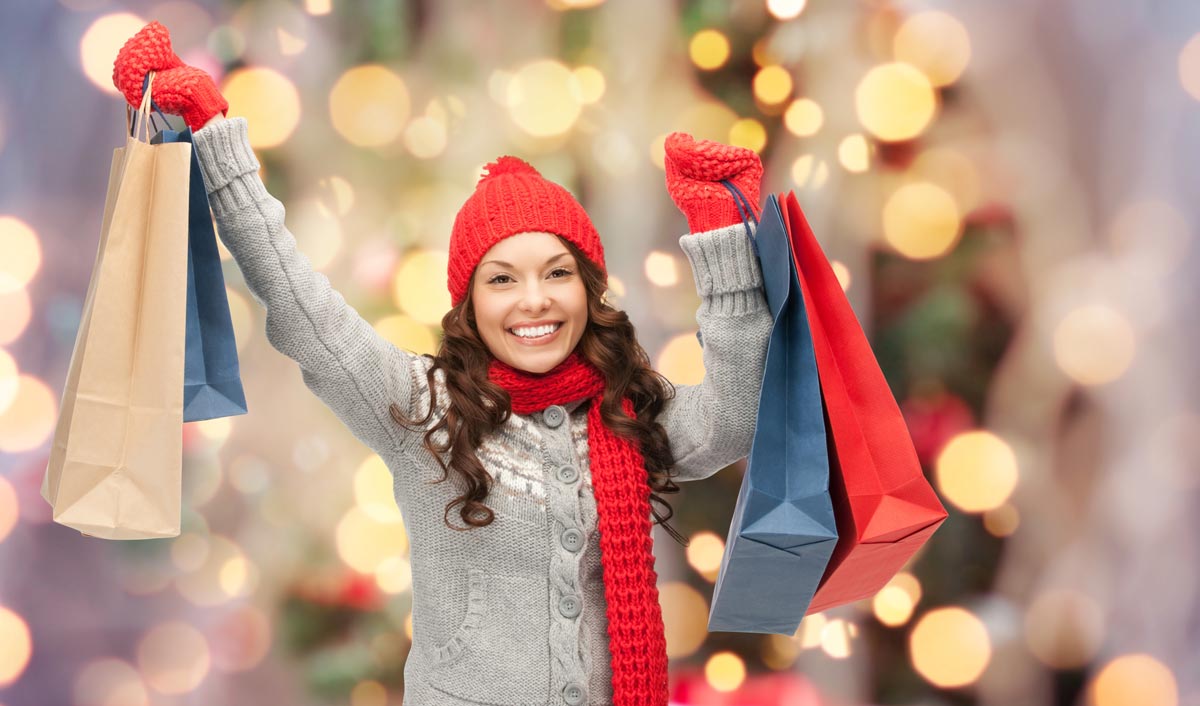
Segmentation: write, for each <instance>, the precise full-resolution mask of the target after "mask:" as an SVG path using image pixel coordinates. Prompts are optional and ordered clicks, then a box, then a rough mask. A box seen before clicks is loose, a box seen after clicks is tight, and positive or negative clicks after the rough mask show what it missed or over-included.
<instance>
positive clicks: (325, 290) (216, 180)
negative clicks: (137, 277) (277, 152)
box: [113, 22, 426, 453]
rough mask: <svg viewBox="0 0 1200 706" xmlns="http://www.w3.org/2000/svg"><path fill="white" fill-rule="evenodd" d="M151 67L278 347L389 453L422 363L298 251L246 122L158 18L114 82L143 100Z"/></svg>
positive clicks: (399, 438)
mask: <svg viewBox="0 0 1200 706" xmlns="http://www.w3.org/2000/svg"><path fill="white" fill-rule="evenodd" d="M149 70H153V71H155V72H156V74H155V78H154V82H153V84H152V88H151V91H152V92H153V96H152V97H153V99H154V101H155V103H157V104H158V105H159V106H160V107H161V108H162V109H163V110H164V111H166V112H170V113H173V114H176V115H181V116H183V118H184V120H185V121H186V122H187V124H188V126H189V127H191V128H192V131H193V136H192V142H193V145H194V148H195V150H196V154H197V156H198V157H199V161H200V168H201V171H202V172H203V175H204V183H205V188H206V190H207V192H208V197H209V202H210V204H211V206H212V212H213V216H214V218H215V219H216V222H217V227H218V233H219V235H220V237H221V240H222V241H223V242H224V243H225V246H226V247H227V248H228V249H229V252H230V253H232V255H233V257H234V260H235V261H236V262H237V264H238V267H239V268H240V269H241V271H242V274H243V275H244V276H245V280H246V286H247V287H248V288H249V290H250V293H251V294H252V295H253V296H254V298H255V299H256V300H258V301H259V302H260V303H261V304H263V305H264V306H265V307H266V310H267V316H266V330H267V339H268V340H269V341H270V343H271V345H272V346H274V347H275V349H276V350H278V351H279V352H281V353H283V354H284V355H286V356H288V357H289V358H292V359H293V360H295V361H296V362H297V363H299V364H300V369H301V372H302V377H303V379H304V382H305V384H306V385H307V386H308V387H309V389H311V390H312V391H313V392H314V393H316V395H317V396H318V397H319V398H320V399H321V400H322V401H323V402H324V403H325V404H326V405H328V406H329V407H330V409H332V410H333V412H334V413H335V414H336V415H337V416H338V418H339V419H341V420H342V421H343V422H344V423H345V424H346V426H347V427H349V429H350V431H351V432H353V433H354V435H355V436H356V437H358V438H359V439H360V440H361V441H363V443H365V444H366V445H367V446H368V447H370V448H371V449H373V450H375V451H377V452H381V453H382V452H385V451H389V450H391V449H394V448H397V447H398V446H400V445H402V443H404V442H405V441H406V440H407V439H408V437H410V436H413V435H414V433H413V432H409V431H407V430H406V429H404V428H403V427H401V426H400V425H398V424H396V423H395V422H394V421H393V420H392V419H391V417H390V415H389V413H388V407H389V406H390V405H391V404H392V403H395V404H397V405H398V406H399V407H400V408H401V410H403V411H404V412H405V413H406V414H409V415H412V414H413V412H414V406H415V404H414V401H415V399H417V398H418V396H419V393H420V391H421V390H422V389H423V387H422V386H423V385H424V384H425V379H426V378H425V374H424V372H425V369H426V366H425V364H424V361H423V360H422V359H421V357H420V356H417V355H415V354H413V353H410V352H407V351H404V350H402V349H399V348H397V347H396V346H394V345H392V344H391V343H390V342H388V341H387V340H385V339H384V338H383V337H382V336H380V335H379V334H378V333H377V332H376V331H375V330H374V328H372V326H371V325H370V324H369V323H367V322H366V321H364V320H363V318H362V317H361V316H359V314H358V312H357V311H355V310H354V308H353V307H351V306H350V305H349V304H347V303H346V301H345V299H344V298H343V297H342V296H341V295H340V294H339V293H338V292H337V291H336V290H334V289H333V287H332V286H330V283H329V279H328V278H326V277H325V275H323V274H321V273H319V272H316V271H315V270H314V269H313V268H312V265H311V263H310V262H309V261H308V259H307V258H306V257H304V255H303V254H301V253H300V252H298V251H297V249H296V239H295V237H294V236H293V235H292V233H291V232H290V231H289V230H288V229H287V227H286V225H285V224H284V207H283V204H282V203H281V202H280V201H279V200H278V199H276V198H274V197H272V196H271V195H270V194H269V193H268V192H267V190H266V187H265V186H264V185H263V182H262V180H261V179H260V178H259V176H258V170H259V163H258V159H257V158H256V157H255V155H254V151H253V149H252V148H251V146H250V141H249V139H248V137H247V131H246V128H247V124H246V119H245V118H233V119H225V118H224V115H223V114H224V113H225V111H226V110H227V109H228V103H227V102H226V101H225V99H224V98H223V97H222V96H221V94H220V92H219V91H218V90H217V88H216V85H215V84H214V82H213V81H212V78H211V77H210V76H208V74H207V73H205V72H204V71H201V70H199V69H196V68H194V67H191V66H187V65H184V64H182V62H180V61H179V59H178V57H175V55H174V52H173V51H172V50H171V48H170V38H169V35H168V34H167V30H166V28H165V27H163V26H162V25H161V24H159V23H157V22H152V23H150V24H149V25H147V26H146V27H145V28H143V29H142V30H141V31H140V32H138V34H137V35H135V36H134V37H133V38H132V39H130V40H129V42H127V43H126V45H125V46H124V47H123V48H122V49H121V53H120V54H119V55H118V57H117V62H116V64H115V66H114V72H113V79H114V82H115V83H116V84H117V87H118V89H120V90H121V91H122V93H124V94H125V96H126V98H127V99H128V100H133V99H135V98H136V99H137V101H138V102H139V103H140V101H141V90H142V89H141V82H142V77H143V75H144V74H145V72H146V71H149Z"/></svg>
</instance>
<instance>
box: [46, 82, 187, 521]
mask: <svg viewBox="0 0 1200 706" xmlns="http://www.w3.org/2000/svg"><path fill="white" fill-rule="evenodd" d="M149 95H150V91H149V90H147V91H146V96H145V99H144V100H143V103H142V106H141V108H140V109H139V111H138V117H139V122H138V128H139V129H138V130H137V133H138V134H137V135H135V136H127V137H126V141H125V146H124V147H123V148H119V149H117V150H115V152H114V155H113V162H112V167H111V169H110V174H109V186H108V194H107V197H106V201H105V208H104V219H103V222H102V226H101V234H100V247H99V249H98V251H97V254H96V261H95V266H94V269H93V272H92V279H91V281H90V283H89V285H88V294H87V298H86V300H85V304H84V312H83V318H82V321H81V323H80V328H79V332H78V335H77V337H76V341H75V347H74V350H73V353H72V355H71V364H70V367H69V370H68V374H67V382H66V386H65V388H64V391H63V397H62V404H61V406H60V411H59V417H58V423H57V425H56V427H55V432H54V440H53V444H52V446H51V453H50V461H49V464H48V465H47V468H46V475H45V477H44V479H43V483H42V496H43V497H44V498H45V499H46V501H47V502H48V503H49V504H50V505H51V506H52V508H53V518H54V520H55V522H58V523H60V524H63V525H66V526H68V527H72V528H75V529H77V530H79V531H80V532H82V533H84V534H88V535H92V536H96V537H102V538H105V539H148V538H155V537H174V536H177V535H178V534H179V527H180V510H181V507H180V504H181V485H182V484H181V474H182V452H183V447H182V423H183V359H184V313H185V312H184V306H185V303H186V302H185V296H186V284H187V280H186V275H187V270H186V266H187V254H186V248H187V240H186V239H187V222H188V196H187V194H188V179H189V167H190V160H191V145H189V144H187V143H178V144H163V145H151V144H148V143H147V142H144V141H142V140H141V139H138V138H140V137H141V132H142V130H141V129H140V128H141V126H143V125H146V124H147V117H148V116H147V114H148V111H149V100H150V98H149ZM147 137H149V135H148V134H147Z"/></svg>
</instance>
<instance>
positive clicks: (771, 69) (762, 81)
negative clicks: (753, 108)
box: [754, 65, 792, 105]
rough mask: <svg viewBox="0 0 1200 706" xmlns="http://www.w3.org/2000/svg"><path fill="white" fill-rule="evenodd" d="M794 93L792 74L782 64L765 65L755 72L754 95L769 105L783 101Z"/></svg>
mask: <svg viewBox="0 0 1200 706" xmlns="http://www.w3.org/2000/svg"><path fill="white" fill-rule="evenodd" d="M790 95H792V75H791V74H790V73H789V72H788V70H787V69H785V68H783V67H782V66H778V65H772V66H764V67H762V68H761V69H759V70H758V73H756V74H754V96H755V97H756V98H758V99H759V100H760V101H762V102H763V103H766V104H767V105H775V104H777V103H782V102H784V101H785V100H787V99H788V96H790Z"/></svg>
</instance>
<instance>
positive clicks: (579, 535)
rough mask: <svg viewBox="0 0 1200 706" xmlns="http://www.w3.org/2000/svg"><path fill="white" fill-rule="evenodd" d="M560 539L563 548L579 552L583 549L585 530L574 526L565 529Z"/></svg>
mask: <svg viewBox="0 0 1200 706" xmlns="http://www.w3.org/2000/svg"><path fill="white" fill-rule="evenodd" d="M558 541H560V542H562V545H563V548H564V549H566V550H567V551H571V552H577V551H579V550H580V549H583V532H580V531H579V530H577V529H575V528H574V527H572V528H570V529H568V530H563V533H562V534H561V535H559V537H558Z"/></svg>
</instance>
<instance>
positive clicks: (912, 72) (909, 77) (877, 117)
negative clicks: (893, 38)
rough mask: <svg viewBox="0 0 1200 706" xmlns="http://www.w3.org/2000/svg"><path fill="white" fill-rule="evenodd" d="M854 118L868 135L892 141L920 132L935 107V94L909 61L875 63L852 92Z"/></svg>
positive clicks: (926, 124)
mask: <svg viewBox="0 0 1200 706" xmlns="http://www.w3.org/2000/svg"><path fill="white" fill-rule="evenodd" d="M854 100H855V106H856V108H857V111H858V120H859V122H861V123H862V125H863V127H864V128H866V129H867V132H870V133H871V134H872V135H875V136H876V137H878V138H879V139H881V140H885V141H888V142H896V141H900V140H909V139H912V138H914V137H916V136H917V135H920V134H921V132H922V131H924V130H925V128H926V127H928V126H929V123H930V121H932V120H933V116H934V112H935V111H936V109H937V97H936V95H935V94H934V91H933V86H932V85H931V84H930V83H929V79H928V78H926V77H925V74H923V73H921V72H920V71H918V70H917V69H916V68H914V67H913V66H911V65H909V64H905V63H901V62H894V63H890V64H883V65H880V66H876V67H875V68H873V69H871V70H870V71H868V72H867V75H866V76H864V77H863V79H862V81H860V82H859V84H858V88H857V89H856V90H855V94H854Z"/></svg>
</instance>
